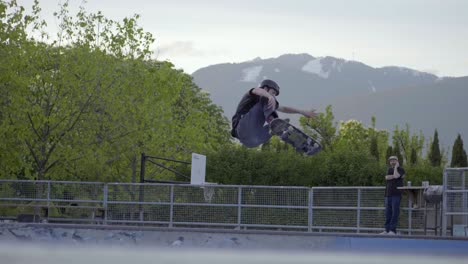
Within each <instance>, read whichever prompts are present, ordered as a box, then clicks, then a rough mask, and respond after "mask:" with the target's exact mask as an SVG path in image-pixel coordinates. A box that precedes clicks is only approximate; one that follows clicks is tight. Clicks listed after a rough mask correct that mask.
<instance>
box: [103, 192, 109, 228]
mask: <svg viewBox="0 0 468 264" xmlns="http://www.w3.org/2000/svg"><path fill="white" fill-rule="evenodd" d="M103 191H104V193H103V201H102V203H103V207H104V224H107V202H108V199H109V186H108V185H107V183H105V184H104V189H103Z"/></svg>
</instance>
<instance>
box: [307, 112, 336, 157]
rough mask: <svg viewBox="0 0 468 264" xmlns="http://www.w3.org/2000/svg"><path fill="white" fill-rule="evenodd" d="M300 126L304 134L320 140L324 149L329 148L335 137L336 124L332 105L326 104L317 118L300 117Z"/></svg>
mask: <svg viewBox="0 0 468 264" xmlns="http://www.w3.org/2000/svg"><path fill="white" fill-rule="evenodd" d="M300 123H301V126H302V128H303V130H304V132H305V133H306V134H309V135H311V136H312V137H314V138H317V139H319V140H320V142H321V144H322V146H323V147H324V149H327V148H330V147H332V145H333V142H334V140H335V139H336V132H337V128H336V126H337V124H336V122H335V116H334V115H333V110H332V106H331V105H328V106H327V108H326V110H325V112H324V113H319V115H318V117H317V118H305V117H301V118H300Z"/></svg>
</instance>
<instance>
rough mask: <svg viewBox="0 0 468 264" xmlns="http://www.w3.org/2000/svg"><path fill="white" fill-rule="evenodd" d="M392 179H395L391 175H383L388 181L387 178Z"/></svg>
mask: <svg viewBox="0 0 468 264" xmlns="http://www.w3.org/2000/svg"><path fill="white" fill-rule="evenodd" d="M393 179H395V177H394V176H393V175H387V176H385V180H387V181H388V180H393Z"/></svg>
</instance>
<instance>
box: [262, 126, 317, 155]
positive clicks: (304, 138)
mask: <svg viewBox="0 0 468 264" xmlns="http://www.w3.org/2000/svg"><path fill="white" fill-rule="evenodd" d="M270 130H271V133H272V134H273V135H276V136H278V137H280V138H281V140H283V141H284V142H286V143H288V144H290V145H292V146H293V147H294V148H295V149H296V151H297V152H299V153H302V154H304V155H307V156H313V155H315V154H317V153H319V152H320V151H321V150H322V145H320V143H319V142H318V141H317V140H316V139H313V138H311V137H310V136H308V135H307V134H306V133H304V132H302V131H301V130H299V129H298V128H297V127H295V126H293V125H291V124H290V123H289V122H287V121H285V120H283V119H280V118H276V119H274V120H272V121H271V122H270Z"/></svg>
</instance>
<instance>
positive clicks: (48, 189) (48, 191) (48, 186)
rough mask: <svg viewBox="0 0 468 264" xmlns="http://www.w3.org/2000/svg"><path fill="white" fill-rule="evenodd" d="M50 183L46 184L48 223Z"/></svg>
mask: <svg viewBox="0 0 468 264" xmlns="http://www.w3.org/2000/svg"><path fill="white" fill-rule="evenodd" d="M50 189H51V188H50V181H48V182H47V222H49V215H50Z"/></svg>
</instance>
